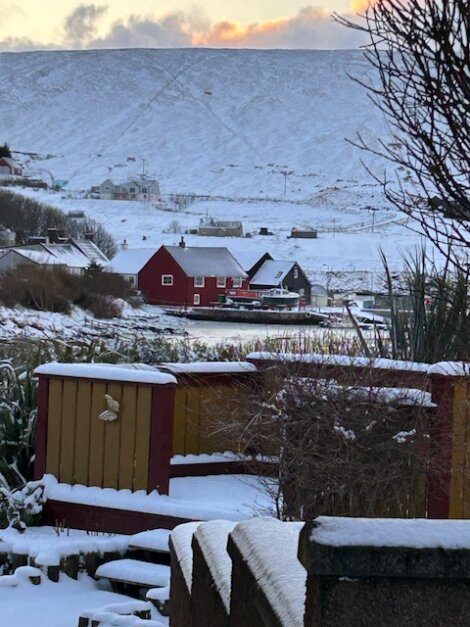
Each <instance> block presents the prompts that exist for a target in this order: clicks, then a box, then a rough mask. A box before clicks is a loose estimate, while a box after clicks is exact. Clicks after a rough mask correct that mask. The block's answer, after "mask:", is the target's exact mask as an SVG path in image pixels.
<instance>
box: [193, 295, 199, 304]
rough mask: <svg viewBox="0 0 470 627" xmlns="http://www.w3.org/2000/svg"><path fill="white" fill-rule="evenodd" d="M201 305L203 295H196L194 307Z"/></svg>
mask: <svg viewBox="0 0 470 627" xmlns="http://www.w3.org/2000/svg"><path fill="white" fill-rule="evenodd" d="M200 304H201V295H200V294H194V296H193V305H200Z"/></svg>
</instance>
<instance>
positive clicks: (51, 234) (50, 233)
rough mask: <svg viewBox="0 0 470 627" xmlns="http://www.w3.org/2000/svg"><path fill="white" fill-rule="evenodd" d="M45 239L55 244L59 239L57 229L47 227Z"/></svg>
mask: <svg viewBox="0 0 470 627" xmlns="http://www.w3.org/2000/svg"><path fill="white" fill-rule="evenodd" d="M47 239H48V240H49V243H50V244H57V243H58V241H59V231H58V229H47ZM47 239H46V241H47Z"/></svg>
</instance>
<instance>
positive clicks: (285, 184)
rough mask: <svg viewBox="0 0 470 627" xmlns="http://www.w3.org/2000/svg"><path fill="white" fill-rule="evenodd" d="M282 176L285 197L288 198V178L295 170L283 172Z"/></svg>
mask: <svg viewBox="0 0 470 627" xmlns="http://www.w3.org/2000/svg"><path fill="white" fill-rule="evenodd" d="M281 174H282V175H283V176H284V196H287V177H288V176H289V175H291V174H293V170H281Z"/></svg>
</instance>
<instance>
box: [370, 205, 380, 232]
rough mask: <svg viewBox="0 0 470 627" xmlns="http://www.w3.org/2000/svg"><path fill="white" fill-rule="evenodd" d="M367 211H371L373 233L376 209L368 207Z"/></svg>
mask: <svg viewBox="0 0 470 627" xmlns="http://www.w3.org/2000/svg"><path fill="white" fill-rule="evenodd" d="M369 211H372V231H371V233H373V232H374V231H375V212H376V211H378V209H377V207H369Z"/></svg>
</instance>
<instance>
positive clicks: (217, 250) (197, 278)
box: [111, 239, 248, 307]
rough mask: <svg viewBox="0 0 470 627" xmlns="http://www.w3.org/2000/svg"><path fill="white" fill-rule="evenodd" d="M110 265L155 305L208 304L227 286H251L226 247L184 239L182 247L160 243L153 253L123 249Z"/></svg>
mask: <svg viewBox="0 0 470 627" xmlns="http://www.w3.org/2000/svg"><path fill="white" fill-rule="evenodd" d="M146 250H147V251H148V249H142V251H143V252H144V251H146ZM138 258H140V259H141V261H140V262H139V263H137V266H136V265H135V261H136V260H137V259H138ZM126 260H127V261H126ZM133 264H134V265H133ZM111 266H112V269H113V270H114V271H115V272H117V273H119V274H121V275H123V276H125V277H126V278H128V280H130V281H131V282H132V283H133V284H134V285H136V287H138V289H140V290H142V292H144V294H145V296H146V298H147V300H148V302H149V303H151V304H152V305H179V306H191V307H192V306H207V305H210V304H211V303H214V302H217V300H218V297H219V295H221V294H225V290H226V289H232V288H241V289H247V287H248V275H247V274H246V272H245V271H244V270H243V268H242V267H241V266H240V264H239V263H238V262H237V261H236V259H235V258H234V257H233V255H232V254H231V253H230V252H229V251H228V250H227V248H223V247H214V248H212V247H205V246H186V244H185V242H184V240H183V239H182V240H181V242H180V244H179V246H161V248H159V249H158V250H157V251H156V252H155V253H154V254H153V255H148V254H143V255H141V256H140V257H139V255H138V250H135V251H133V250H127V251H123V252H121V253H119V254H118V255H117V256H116V257H115V258H114V259H113V260H112V263H111ZM139 266H140V267H139ZM132 277H135V278H132Z"/></svg>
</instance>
